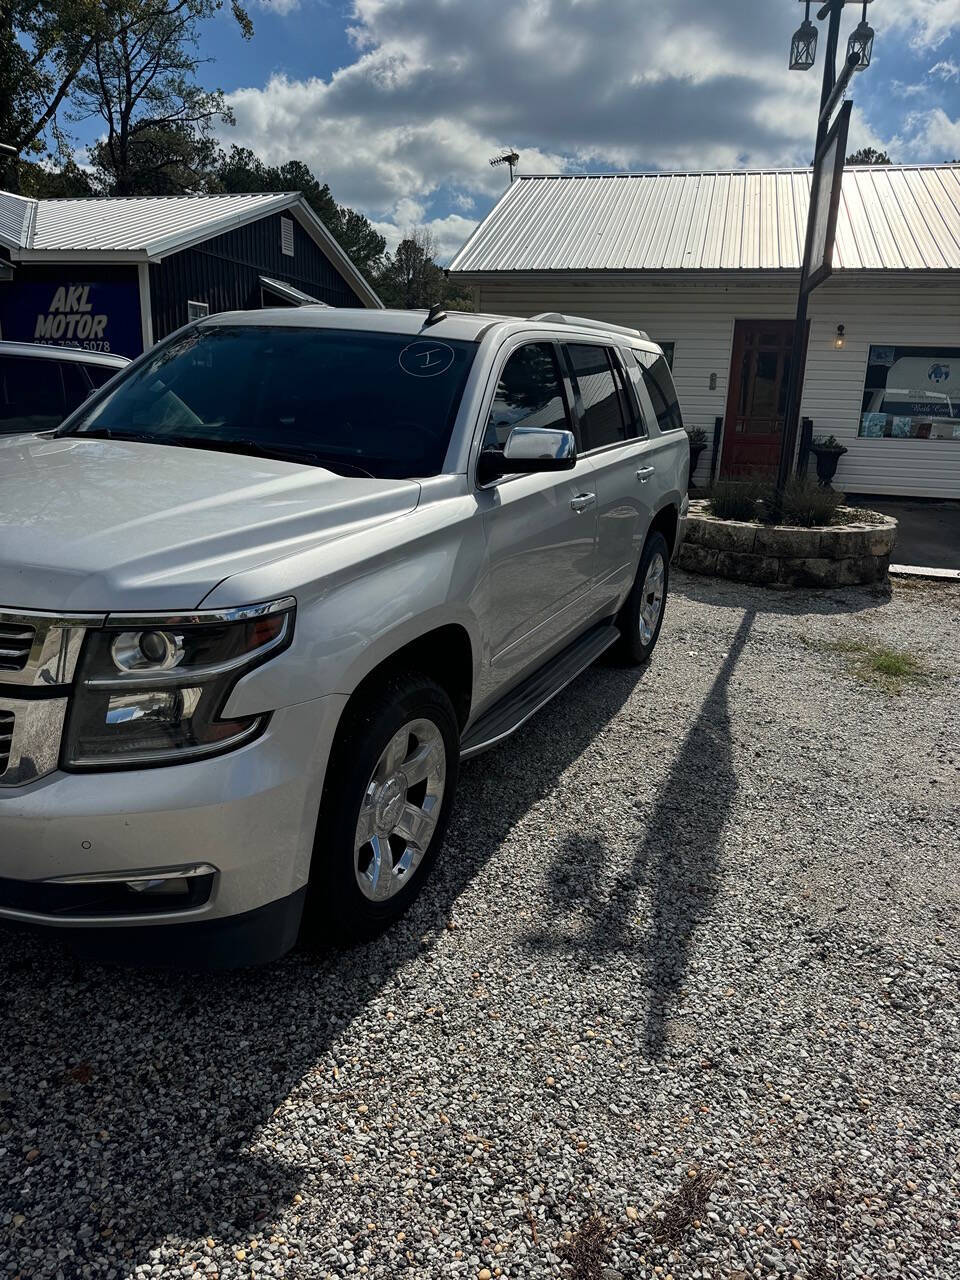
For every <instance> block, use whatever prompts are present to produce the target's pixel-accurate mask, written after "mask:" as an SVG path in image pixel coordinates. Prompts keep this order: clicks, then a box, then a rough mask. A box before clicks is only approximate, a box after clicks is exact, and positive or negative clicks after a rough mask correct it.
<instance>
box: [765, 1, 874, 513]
mask: <svg viewBox="0 0 960 1280" xmlns="http://www.w3.org/2000/svg"><path fill="white" fill-rule="evenodd" d="M800 2H801V4H803V5H805V7H806V12H805V16H804V19H803V22H802V23H801V24H800V26H799V27H798V29H797V30H796V31H795V32H794V35H793V39H792V40H791V42H790V70H791V71H809V70H810V69H811V68H812V67H813V65H814V62H815V60H816V53H817V28H816V27H815V26H814V24H813V23H812V22H811V21H810V5H811V0H800ZM870 3H872V0H827V2H826V4H824V5H823V6H822V7H821V8H820V10H819V11H818V13H817V21H818V22H822V21H823V20H824V18H826V19H827V48H826V56H825V58H824V62H823V83H822V86H821V89H820V116H819V119H818V121H817V141H816V146H815V147H814V181H813V186H812V190H811V198H810V208H809V211H808V214H807V232H806V238H805V241H804V250H803V264H802V267H801V271H800V292H799V295H798V297H797V316H796V322H795V325H794V330H793V350H792V354H791V357H790V373H789V376H788V378H787V402H786V406H785V410H784V417H783V435H782V437H781V440H780V460H779V465H778V467H777V487H776V494H775V497H774V504H775V506H776V509H777V510H776V515H777V517H778V518H779V513H780V507H781V501H782V498H783V489H784V485H785V484H786V483H787V479H788V477H789V475H790V470H791V468H792V466H793V454H794V449H795V447H796V442H797V425H798V423H799V421H800V390H801V387H802V384H803V378H802V373H801V369H802V365H803V359H804V354H805V351H806V343H807V298H808V297H809V295H810V293H811V291H812V288H813V287H814V284H813V283H811V281H810V274H811V272H810V268H811V257H812V254H813V250H814V240H815V234H816V228H815V225H814V224H815V221H816V218H817V208H816V206H815V197H817V196H818V195H819V194H820V193H819V183H818V178H819V167H820V164H821V162H822V160H823V159H824V157H823V155H822V149H823V146H824V143H825V141H826V139H827V134H828V132H829V131H830V119H831V116H832V114H833V111H834V108H835V107H836V105H837V103H838V102H839V101H840V98H841V97H842V96H843V91H844V89H845V88H846V86H847V84H848V83H849V81H850V78H851V76H852V75H853V72H854V71H862V70H863V69H864V68H865V67H867V66H869V65H870V58H871V55H872V53H873V37H874V32H873V28H872V27H871V26H870V25H869V23H868V22H867V5H868V4H870ZM845 4H858V5H860V6H861V7H862V16H861V19H860V23H859V24H858V26H857V27H856V28H855V29H854V31H853V32H852V33H851V35H850V39H849V41H848V43H847V58H846V63H845V65H844V68H843V71H842V72H841V74H840V76H839V78H838V77H837V46H838V44H839V41H840V19H841V17H842V15H843V7H844V5H845ZM842 167H843V156H842V155H841V156H840V157H839V165H838V168H837V173H838V179H837V180H838V181H839V174H840V172H842ZM830 253H832V245H831V246H829V250H828V254H827V257H828V259H829V255H830ZM827 272H829V261H828V264H827ZM824 274H825V273H824V272H823V271H822V270H821V271H819V272H818V273H817V276H818V279H817V280H816V281H815V283H819V280H820V279H822V278H823V276H824Z"/></svg>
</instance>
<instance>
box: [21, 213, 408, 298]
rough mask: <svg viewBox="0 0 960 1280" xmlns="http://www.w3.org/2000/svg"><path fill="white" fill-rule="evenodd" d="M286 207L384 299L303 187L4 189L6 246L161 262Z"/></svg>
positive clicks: (48, 256) (50, 254) (24, 257)
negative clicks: (105, 192) (52, 195)
mask: <svg viewBox="0 0 960 1280" xmlns="http://www.w3.org/2000/svg"><path fill="white" fill-rule="evenodd" d="M282 209H287V210H289V211H290V213H291V214H293V216H294V217H295V218H296V219H297V220H298V221H299V222H300V224H301V226H303V227H304V229H305V230H306V231H307V232H308V234H309V235H311V236H312V237H313V239H314V240H316V241H317V242H318V243H319V244H320V245H321V246H322V247H323V249H324V251H325V253H326V255H327V257H328V258H330V260H331V262H332V263H333V264H334V266H336V267H337V268H338V269H339V270H340V272H341V274H342V275H343V276H344V277H345V278H346V279H347V281H348V282H349V283H350V285H351V286H352V287H353V289H354V291H355V292H356V293H357V294H358V296H359V297H361V298H363V299H365V300H366V301H367V302H368V303H369V304H370V305H371V306H373V307H382V306H383V303H382V302H381V301H380V299H379V298H378V297H377V295H376V293H375V292H374V291H373V289H372V288H371V287H370V285H369V284H368V283H367V281H366V280H365V279H364V278H363V276H362V275H361V274H360V272H359V271H358V270H357V268H356V266H355V265H354V263H353V261H352V260H351V258H350V256H349V255H348V254H347V253H345V252H344V250H343V249H342V248H341V247H340V245H339V244H338V243H337V241H336V240H335V239H334V237H333V236H332V235H331V234H330V232H329V231H328V230H327V228H326V227H325V226H324V225H323V223H322V222H321V221H320V219H319V218H318V217H317V215H316V214H315V213H314V211H313V210H312V209H311V208H310V206H309V205H308V204H307V202H306V200H305V199H304V198H303V196H302V194H301V193H300V192H299V191H277V192H263V193H260V192H251V193H244V194H239V195H196V196H93V197H84V198H80V199H69V200H32V199H25V198H24V197H22V196H17V195H13V194H12V193H10V192H6V191H0V245H4V246H5V247H6V248H7V249H8V250H9V251H10V257H11V258H12V259H13V260H14V261H21V262H31V261H32V262H37V261H42V262H52V261H56V260H57V259H58V258H63V259H66V258H68V257H69V258H70V259H74V260H75V259H78V258H99V259H101V260H110V259H113V260H114V261H116V260H126V261H139V262H143V261H149V260H152V261H159V260H160V259H162V258H164V257H166V256H167V254H170V253H176V252H178V251H179V250H180V249H186V248H188V247H189V246H190V245H192V244H197V243H198V242H200V241H202V240H210V239H212V238H213V237H214V236H217V235H221V234H222V233H223V232H225V231H230V230H232V229H233V228H234V227H240V226H243V225H244V224H245V223H248V222H255V221H256V220H257V219H258V218H263V217H267V216H269V215H270V214H272V213H277V212H279V211H280V210H282Z"/></svg>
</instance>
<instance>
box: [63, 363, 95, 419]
mask: <svg viewBox="0 0 960 1280" xmlns="http://www.w3.org/2000/svg"><path fill="white" fill-rule="evenodd" d="M60 373H61V375H62V377H63V390H64V392H65V395H66V411H67V413H73V411H74V409H76V408H77V407H78V406H79V405H81V404H83V402H84V400H86V398H87V396H88V395H89V394H90V383H89V382H88V381H87V375H86V374H85V373H84V371H83V366H82V365H80V364H78V363H77V362H76V361H75V360H71V361H69V362H67V361H64V363H63V364H62V365H61V366H60Z"/></svg>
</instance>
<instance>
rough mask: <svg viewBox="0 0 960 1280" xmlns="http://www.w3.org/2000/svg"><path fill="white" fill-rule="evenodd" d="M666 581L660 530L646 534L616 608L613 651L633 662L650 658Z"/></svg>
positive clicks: (665, 552)
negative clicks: (631, 577)
mask: <svg viewBox="0 0 960 1280" xmlns="http://www.w3.org/2000/svg"><path fill="white" fill-rule="evenodd" d="M669 582H670V548H669V547H668V546H667V540H666V538H665V537H664V536H663V534H662V533H659V532H658V531H654V532H653V533H651V534H650V536H649V537H648V538H647V541H646V543H645V545H644V548H643V553H642V555H641V556H640V565H639V568H638V569H637V576H636V578H635V579H634V583H633V587H632V589H631V591H630V595H629V596H628V597H627V600H626V603H625V604H624V606H623V608H622V609H621V610H620V615H619V617H618V618H617V626H618V627H619V628H620V642H619V644H618V646H617V653H618V654H619V656H620V658H621V659H622V660H623V661H625V662H628V663H630V664H631V665H634V666H640V665H642V664H643V663H645V662H648V661H649V660H650V655H651V654H652V653H653V650H654V648H655V647H656V643H657V638H658V637H659V635H660V627H661V625H662V623H663V610H664V606H665V605H666V602H667V588H668V586H669Z"/></svg>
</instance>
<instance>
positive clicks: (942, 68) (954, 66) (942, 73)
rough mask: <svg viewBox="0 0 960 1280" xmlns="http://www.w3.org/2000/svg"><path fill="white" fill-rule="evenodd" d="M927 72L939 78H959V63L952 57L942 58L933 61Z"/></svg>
mask: <svg viewBox="0 0 960 1280" xmlns="http://www.w3.org/2000/svg"><path fill="white" fill-rule="evenodd" d="M928 74H929V75H931V76H939V77H940V79H941V80H960V63H957V62H954V61H953V59H952V58H944V59H943V60H942V61H940V62H935V63H934V64H933V66H932V67H931V68H930V70H929V72H928Z"/></svg>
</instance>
